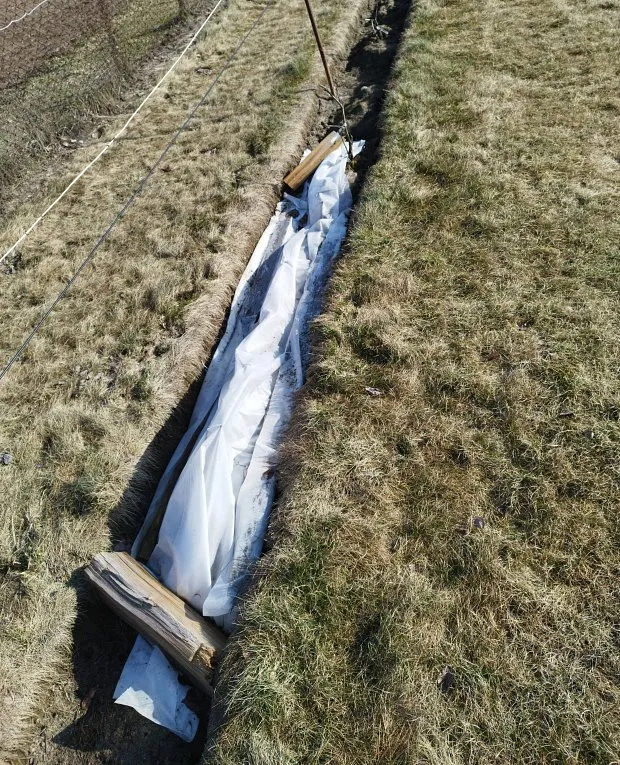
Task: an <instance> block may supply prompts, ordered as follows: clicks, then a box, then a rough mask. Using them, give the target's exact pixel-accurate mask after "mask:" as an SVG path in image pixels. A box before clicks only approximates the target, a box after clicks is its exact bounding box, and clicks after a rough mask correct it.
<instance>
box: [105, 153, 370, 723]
mask: <svg viewBox="0 0 620 765" xmlns="http://www.w3.org/2000/svg"><path fill="white" fill-rule="evenodd" d="M362 145H363V144H358V145H357V146H356V150H357V151H360V150H361V148H362ZM347 159H348V157H347V152H346V150H345V148H344V147H342V148H341V149H340V150H338V151H336V152H334V153H332V154H331V155H330V156H329V157H328V158H327V159H325V160H324V162H323V163H322V164H321V166H320V167H319V169H318V170H317V171H316V173H315V175H314V177H313V179H312V181H311V182H310V184H308V185H307V186H306V188H305V190H304V194H303V196H302V198H300V199H291V198H288V199H286V200H285V201H284V202H282V203H281V204H280V205H279V206H278V211H277V212H276V215H275V216H274V217H273V219H272V221H271V223H270V225H269V227H268V228H267V230H266V231H265V233H264V235H263V237H262V238H261V241H260V242H259V245H258V246H257V248H256V251H255V252H254V255H253V256H252V258H251V259H250V262H249V264H248V267H247V269H246V272H245V273H244V276H243V278H242V279H241V282H240V284H239V287H238V289H237V293H236V295H235V298H234V301H233V306H232V309H231V314H230V318H229V321H228V326H227V329H226V333H225V335H224V337H223V338H222V341H221V342H220V345H219V347H218V349H217V351H216V353H215V355H214V358H213V361H212V363H211V366H210V368H209V370H208V372H207V375H206V377H205V381H204V383H203V386H202V389H201V392H200V395H199V398H198V401H197V403H196V407H195V409H194V413H193V416H192V420H191V423H190V427H189V429H188V432H187V433H186V435H185V437H184V438H183V439H182V441H181V443H180V444H179V446H178V448H177V450H176V452H175V454H174V456H173V458H172V460H171V462H170V464H169V466H168V468H167V469H166V471H165V473H164V476H163V477H162V480H161V482H160V484H159V487H158V489H157V492H156V494H155V497H154V499H153V503H152V505H151V510H150V511H149V514H148V516H147V520H146V522H145V525H144V527H143V530H142V532H141V533H140V535H139V536H138V538H137V540H136V543H135V545H134V554H136V553H137V550H138V549H139V547H140V544H141V542H142V540H143V536H144V534H145V532H146V529H147V528H148V526H149V525H150V520H151V519H152V517H153V515H154V513H155V512H156V509H157V507H158V506H159V504H160V502H161V500H162V497H165V496H166V495H167V494H170V498H169V500H168V503H167V507H166V512H165V515H164V519H163V522H162V525H161V528H160V532H159V538H158V542H157V545H156V547H155V549H154V551H153V554H152V556H151V558H150V560H149V567H150V568H151V569H152V571H153V572H154V573H155V574H156V575H157V576H158V577H159V578H160V579H161V580H162V581H163V583H164V584H165V585H166V586H167V587H168V588H169V589H170V590H172V591H174V592H176V593H177V594H178V595H180V596H181V597H182V598H183V599H184V600H186V601H187V602H188V603H190V604H191V605H192V606H193V607H194V608H196V609H197V610H199V611H201V612H202V613H203V615H205V616H210V617H213V618H214V619H215V621H216V622H217V623H218V624H219V625H220V626H221V627H222V628H223V629H225V630H226V631H230V629H231V628H232V624H233V621H234V609H235V600H236V597H237V595H238V594H239V592H240V591H241V589H242V587H243V584H244V581H245V579H246V577H247V575H248V573H249V570H250V567H251V565H252V563H253V562H254V561H256V559H257V558H258V556H259V555H260V552H261V549H262V544H263V538H264V534H265V529H266V525H267V521H268V517H269V511H270V509H271V503H272V501H273V492H274V488H275V483H274V482H275V478H274V468H275V459H276V454H277V447H278V443H279V440H280V438H281V435H282V431H283V428H284V427H285V426H286V425H287V423H288V421H289V419H290V415H291V410H292V406H293V400H294V394H295V391H296V390H297V389H298V388H299V387H300V386H301V385H302V383H303V369H304V366H305V356H306V353H305V347H304V346H305V341H304V338H305V333H306V329H307V326H308V322H309V320H310V318H311V317H312V315H313V314H314V313H315V312H316V309H317V306H318V304H319V300H320V295H321V293H322V291H323V287H324V285H325V281H326V279H327V275H328V273H329V266H330V263H331V262H332V260H333V258H334V256H335V255H336V254H337V253H338V251H339V249H340V245H341V243H342V240H343V238H344V236H345V234H346V226H347V220H348V216H349V212H350V210H351V204H352V197H351V191H350V188H349V183H348V181H347V177H346V167H347ZM291 208H294V212H295V214H296V217H293V215H292V214H291ZM194 442H195V443H194ZM192 443H193V446H192ZM190 448H191V451H190V453H189V456H187V453H188V451H189V449H190ZM176 476H178V479H177V480H176V483H175V478H176ZM173 483H174V488H173V489H172V492H171V493H170V487H171V486H172V484H173ZM159 654H161V652H159ZM159 654H158V655H157V657H156V659H157V662H159V661H161V658H163V655H159ZM164 660H165V659H164ZM148 667H149V662H148V660H147V659H145V652H144V641H139V643H138V644H137V646H136V648H135V649H134V651H133V652H132V654H131V656H130V657H129V659H128V662H127V664H126V666H125V669H124V671H123V674H122V677H121V680H120V681H119V686H118V688H117V692H116V694H115V696H116V697H117V702H118V703H121V704H127V705H129V706H133V707H135V708H136V709H137V710H138V711H139V712H141V713H142V714H145V716H147V717H149V719H152V720H154V721H155V722H158V723H159V724H163V725H165V726H166V727H168V728H170V729H171V730H174V732H176V733H177V734H178V735H181V736H182V737H187V735H188V730H191V727H192V726H191V725H190V724H189V723H188V720H187V717H186V716H185V715H181V716H180V715H179V710H178V698H179V694H178V693H171V692H170V688H169V687H168V685H165V686H164V684H163V683H162V686H161V688H160V689H158V687H157V684H153V682H151V683H150V684H149V683H147V682H146V681H145V677H144V675H145V672H148V671H149V669H148ZM158 672H159V673H160V674H162V676H165V677H166V679H167V681H168V680H169V673H168V674H166V672H165V671H162V670H161V668H159V669H158ZM147 687H148V693H147V692H145V690H144V689H145V688H147ZM178 719H181V720H182V722H181V725H178V724H177V723H175V720H178Z"/></svg>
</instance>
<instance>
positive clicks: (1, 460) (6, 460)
mask: <svg viewBox="0 0 620 765" xmlns="http://www.w3.org/2000/svg"><path fill="white" fill-rule="evenodd" d="M11 462H13V455H12V454H9V453H8V452H4V453H2V454H0V464H1V465H10V464H11Z"/></svg>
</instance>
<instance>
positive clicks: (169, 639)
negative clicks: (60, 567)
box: [85, 552, 226, 694]
mask: <svg viewBox="0 0 620 765" xmlns="http://www.w3.org/2000/svg"><path fill="white" fill-rule="evenodd" d="M85 573H86V577H87V578H88V580H89V582H90V583H91V584H92V586H93V587H94V588H95V590H96V591H97V593H98V594H99V595H100V597H101V598H102V599H103V600H104V601H105V602H106V603H107V605H109V606H110V608H111V609H112V610H113V611H114V612H115V613H117V614H118V615H119V616H120V617H121V618H122V619H123V620H124V621H126V622H127V623H128V624H130V625H131V626H132V627H133V628H134V629H136V630H137V631H138V632H140V633H141V634H142V635H144V636H145V637H146V638H147V639H148V640H150V641H151V642H152V643H155V645H158V646H159V647H160V648H161V649H162V650H163V651H164V652H165V653H166V654H168V656H169V657H170V658H171V659H172V660H173V662H175V663H176V664H177V665H178V667H179V668H180V669H181V670H182V671H183V672H184V673H185V674H186V675H187V676H188V678H189V679H190V680H192V682H194V683H195V685H197V686H198V687H199V688H200V689H201V690H203V691H205V692H206V693H208V694H211V693H212V692H213V686H212V679H213V660H214V657H215V656H216V654H218V653H219V652H220V651H222V649H223V648H224V645H225V644H226V636H225V635H224V633H223V632H221V631H220V630H219V629H218V628H217V627H216V626H215V625H213V624H210V623H209V622H207V621H206V620H205V619H204V617H203V616H201V615H200V614H199V613H198V612H197V611H195V610H194V609H193V608H191V607H190V606H188V605H187V603H185V601H183V600H181V598H179V597H178V596H177V595H175V594H174V593H172V592H170V590H168V589H167V588H166V587H164V585H163V584H161V582H159V581H158V580H157V579H156V578H155V577H154V576H153V575H152V574H151V573H150V571H149V570H148V569H147V568H146V567H145V566H143V565H142V564H140V563H138V562H137V561H136V560H134V559H133V558H132V557H131V556H130V555H128V554H127V553H124V552H122V553H115V552H104V553H100V554H99V555H97V556H96V557H95V558H94V559H93V561H92V563H91V564H90V565H89V566H87V567H86V569H85Z"/></svg>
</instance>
